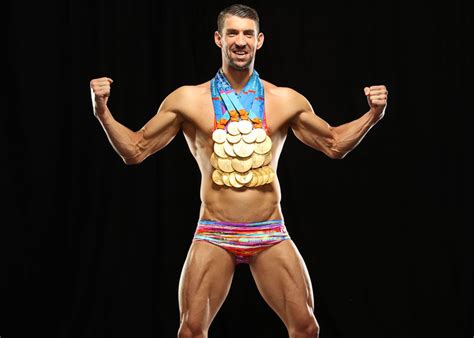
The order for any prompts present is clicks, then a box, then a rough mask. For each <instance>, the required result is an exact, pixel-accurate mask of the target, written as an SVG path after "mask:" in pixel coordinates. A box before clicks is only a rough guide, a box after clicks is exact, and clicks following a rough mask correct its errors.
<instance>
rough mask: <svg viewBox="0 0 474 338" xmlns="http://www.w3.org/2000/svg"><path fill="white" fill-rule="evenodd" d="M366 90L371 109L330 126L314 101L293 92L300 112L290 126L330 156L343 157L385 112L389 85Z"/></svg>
mask: <svg viewBox="0 0 474 338" xmlns="http://www.w3.org/2000/svg"><path fill="white" fill-rule="evenodd" d="M364 92H365V95H366V96H367V101H368V103H369V107H370V109H369V111H368V112H367V113H365V114H364V115H362V116H361V117H359V118H358V119H355V120H353V121H351V122H348V123H344V124H341V125H339V126H337V127H332V126H330V125H329V124H328V123H327V122H326V121H324V120H323V119H321V118H320V117H318V116H317V115H316V114H315V113H314V111H313V108H312V107H311V104H310V103H309V102H308V101H307V100H306V99H305V98H304V97H303V96H302V95H300V94H297V93H294V94H293V95H295V96H296V97H295V100H296V106H297V107H298V111H299V113H297V114H296V115H295V117H294V118H293V119H292V120H291V122H290V126H291V128H292V130H293V132H294V134H295V136H296V137H297V138H298V139H299V140H300V141H302V142H303V143H305V144H306V145H308V146H310V147H312V148H314V149H317V150H320V151H322V152H323V153H325V154H326V155H327V156H329V157H330V158H336V159H341V158H344V157H345V156H346V155H347V154H348V153H349V152H350V151H351V150H353V149H354V148H355V147H356V146H357V145H358V144H359V142H360V141H361V140H362V139H363V138H364V136H365V135H366V134H367V132H368V131H369V130H370V128H372V127H373V126H374V125H375V124H376V123H377V122H378V121H379V120H380V119H381V118H382V117H383V115H384V114H385V108H386V106H387V95H388V92H387V89H386V87H385V86H371V87H366V88H364Z"/></svg>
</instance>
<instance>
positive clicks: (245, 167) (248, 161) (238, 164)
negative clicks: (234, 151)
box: [232, 157, 253, 173]
mask: <svg viewBox="0 0 474 338" xmlns="http://www.w3.org/2000/svg"><path fill="white" fill-rule="evenodd" d="M252 163H253V160H252V157H245V158H242V157H234V158H233V159H232V168H234V170H235V171H237V172H239V173H245V172H247V171H249V170H250V169H251V168H252Z"/></svg>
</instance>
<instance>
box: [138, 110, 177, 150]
mask: <svg viewBox="0 0 474 338" xmlns="http://www.w3.org/2000/svg"><path fill="white" fill-rule="evenodd" d="M180 129H181V119H180V117H179V116H178V114H177V113H175V112H172V111H159V112H158V113H157V114H156V115H155V116H154V117H153V118H152V119H151V120H150V121H148V122H147V123H146V124H145V125H144V126H143V128H142V129H141V130H140V132H141V133H142V137H141V141H140V148H142V150H143V151H147V152H149V153H154V152H156V151H158V150H160V149H162V148H163V147H165V146H166V145H168V144H169V143H170V142H171V141H172V140H173V138H174V137H175V136H176V134H177V133H178V131H179V130H180Z"/></svg>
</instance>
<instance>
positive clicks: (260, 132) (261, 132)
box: [254, 128, 267, 143]
mask: <svg viewBox="0 0 474 338" xmlns="http://www.w3.org/2000/svg"><path fill="white" fill-rule="evenodd" d="M254 130H255V131H254V133H255V136H256V140H255V141H256V142H258V143H260V142H263V141H265V138H266V137H267V133H266V132H265V129H263V128H255V129H254Z"/></svg>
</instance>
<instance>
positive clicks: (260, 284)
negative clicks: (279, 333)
mask: <svg viewBox="0 0 474 338" xmlns="http://www.w3.org/2000/svg"><path fill="white" fill-rule="evenodd" d="M250 270H251V272H252V276H253V278H254V279H255V283H256V284H257V288H258V290H259V291H260V294H261V295H262V297H263V299H265V301H266V302H267V303H268V305H269V306H270V307H271V308H272V309H273V310H274V311H275V312H276V313H277V315H278V316H279V317H280V318H281V319H282V320H283V322H284V324H285V326H286V328H287V330H288V334H289V336H290V338H303V337H304V338H309V337H311V338H317V337H318V335H319V324H318V322H317V320H316V318H315V316H314V298H313V289H312V285H311V280H310V277H309V274H308V271H307V268H306V265H305V263H304V260H303V258H302V257H301V254H300V253H299V251H298V249H297V248H296V245H295V244H294V243H293V241H292V240H291V239H289V240H285V241H282V242H280V243H278V244H276V245H274V246H272V247H270V248H268V249H266V250H264V251H262V252H261V253H260V254H258V255H257V256H255V257H253V259H252V260H251V262H250Z"/></svg>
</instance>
